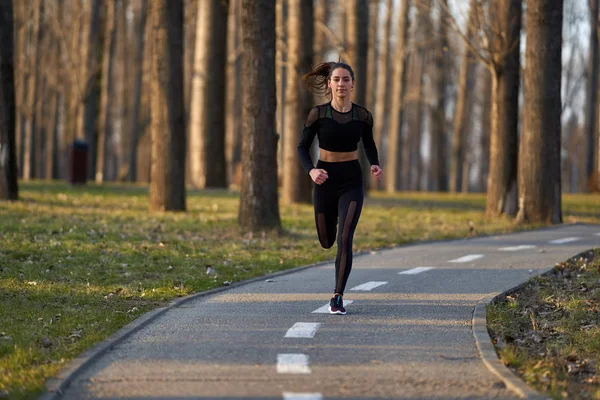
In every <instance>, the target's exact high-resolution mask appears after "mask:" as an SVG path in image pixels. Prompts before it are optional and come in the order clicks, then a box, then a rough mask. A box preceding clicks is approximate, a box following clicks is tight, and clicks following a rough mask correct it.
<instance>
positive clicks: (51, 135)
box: [46, 90, 60, 180]
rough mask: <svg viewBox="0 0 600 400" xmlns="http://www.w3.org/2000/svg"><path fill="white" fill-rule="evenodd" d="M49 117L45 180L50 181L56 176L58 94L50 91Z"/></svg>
mask: <svg viewBox="0 0 600 400" xmlns="http://www.w3.org/2000/svg"><path fill="white" fill-rule="evenodd" d="M50 92H51V93H50V105H49V114H50V115H49V116H48V121H47V125H46V179H47V180H52V179H54V177H55V176H56V171H55V169H56V167H55V166H56V151H55V149H56V142H57V138H56V121H57V120H58V107H59V105H60V103H59V98H60V93H59V92H58V91H56V90H50Z"/></svg>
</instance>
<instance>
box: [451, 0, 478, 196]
mask: <svg viewBox="0 0 600 400" xmlns="http://www.w3.org/2000/svg"><path fill="white" fill-rule="evenodd" d="M477 2H478V0H470V3H469V17H468V19H467V28H466V29H467V34H466V37H467V42H469V43H470V42H472V41H473V37H474V35H475V33H476V32H475V31H476V30H477V27H476V18H477V11H478V7H477V6H478V3H477ZM473 61H474V60H473V56H472V55H471V50H470V48H469V46H468V45H466V46H465V51H464V54H463V56H462V62H461V66H460V75H459V78H458V91H457V93H456V108H455V112H454V128H453V129H452V155H451V157H450V182H449V183H450V192H452V193H455V192H457V191H460V188H461V182H462V168H463V162H464V157H465V143H466V124H467V117H468V115H469V113H468V110H467V105H468V104H469V98H468V96H469V94H470V93H472V85H470V84H472V78H473V75H474V74H473V72H474V70H473Z"/></svg>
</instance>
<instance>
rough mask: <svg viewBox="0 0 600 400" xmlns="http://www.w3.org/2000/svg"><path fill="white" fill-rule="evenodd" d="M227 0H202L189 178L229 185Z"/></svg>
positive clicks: (204, 184) (198, 182) (208, 184)
mask: <svg viewBox="0 0 600 400" xmlns="http://www.w3.org/2000/svg"><path fill="white" fill-rule="evenodd" d="M227 11H228V1H223V0H200V1H199V3H198V21H197V22H196V50H195V56H194V58H195V61H194V73H193V74H192V93H191V98H192V100H191V107H190V124H191V126H190V151H191V154H190V157H191V159H190V167H191V168H190V169H191V176H190V181H191V182H192V184H193V185H194V186H195V187H196V188H205V187H226V186H227V171H226V167H225V61H226V53H227V41H226V40H215V38H222V39H224V38H226V36H227Z"/></svg>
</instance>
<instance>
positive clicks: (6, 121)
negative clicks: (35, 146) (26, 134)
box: [0, 1, 19, 200]
mask: <svg viewBox="0 0 600 400" xmlns="http://www.w3.org/2000/svg"><path fill="white" fill-rule="evenodd" d="M13 18H14V17H13V5H12V1H2V2H0V43H2V46H0V85H2V86H1V87H0V199H1V200H17V199H18V198H19V186H18V183H17V157H16V147H15V128H16V120H15V117H16V107H15V75H14V58H13V47H14V39H13V38H14V36H13V29H14V26H13V25H14V22H13V21H14V19H13Z"/></svg>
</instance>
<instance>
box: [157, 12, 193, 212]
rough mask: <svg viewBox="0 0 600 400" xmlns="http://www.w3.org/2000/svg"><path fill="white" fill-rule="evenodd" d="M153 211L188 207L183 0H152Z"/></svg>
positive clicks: (183, 209)
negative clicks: (186, 195)
mask: <svg viewBox="0 0 600 400" xmlns="http://www.w3.org/2000/svg"><path fill="white" fill-rule="evenodd" d="M151 4H152V6H151V20H152V24H153V28H154V29H153V42H154V46H153V54H152V99H151V110H152V112H151V116H152V117H151V118H152V126H151V132H152V166H151V171H150V211H185V208H186V205H185V155H186V151H185V110H184V105H183V96H184V94H183V0H152V2H151Z"/></svg>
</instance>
